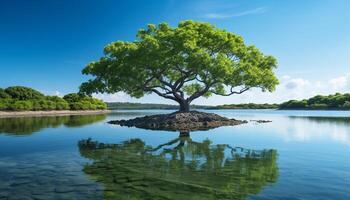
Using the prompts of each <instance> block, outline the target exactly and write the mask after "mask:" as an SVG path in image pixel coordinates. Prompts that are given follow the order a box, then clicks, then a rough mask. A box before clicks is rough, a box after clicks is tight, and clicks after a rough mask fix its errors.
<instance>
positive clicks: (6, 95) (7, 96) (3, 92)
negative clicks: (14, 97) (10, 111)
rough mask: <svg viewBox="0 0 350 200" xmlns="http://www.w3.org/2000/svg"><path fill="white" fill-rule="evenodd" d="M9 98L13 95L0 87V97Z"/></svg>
mask: <svg viewBox="0 0 350 200" xmlns="http://www.w3.org/2000/svg"><path fill="white" fill-rule="evenodd" d="M8 98H11V96H10V95H9V94H7V93H6V92H5V90H4V89H2V88H0V99H8Z"/></svg>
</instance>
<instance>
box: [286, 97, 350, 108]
mask: <svg viewBox="0 0 350 200" xmlns="http://www.w3.org/2000/svg"><path fill="white" fill-rule="evenodd" d="M279 108H280V109H291V110H295V109H304V110H350V93H346V94H340V93H336V94H333V95H326V96H323V95H317V96H314V97H312V98H310V99H304V100H290V101H287V102H284V103H282V104H281V105H280V107H279Z"/></svg>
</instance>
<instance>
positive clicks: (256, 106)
mask: <svg viewBox="0 0 350 200" xmlns="http://www.w3.org/2000/svg"><path fill="white" fill-rule="evenodd" d="M277 108H279V104H268V103H264V104H256V103H244V104H224V105H218V106H213V107H210V108H209V109H277Z"/></svg>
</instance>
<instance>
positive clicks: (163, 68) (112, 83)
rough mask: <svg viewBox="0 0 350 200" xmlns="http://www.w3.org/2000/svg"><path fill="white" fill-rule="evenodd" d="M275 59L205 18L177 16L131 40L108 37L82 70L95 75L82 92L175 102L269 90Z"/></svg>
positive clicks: (150, 26)
mask: <svg viewBox="0 0 350 200" xmlns="http://www.w3.org/2000/svg"><path fill="white" fill-rule="evenodd" d="M276 66H277V62H276V59H275V58H274V57H272V56H267V55H264V54H263V53H261V52H260V51H259V50H258V49H257V48H256V47H255V46H248V45H246V44H245V43H244V41H243V38H242V37H241V36H238V35H236V34H234V33H230V32H228V31H226V30H223V29H219V28H216V27H214V26H213V25H211V24H209V23H201V22H194V21H182V22H180V23H179V24H178V26H177V27H175V28H173V27H170V26H169V25H168V24H167V23H161V24H159V25H153V24H150V25H148V27H147V28H146V29H141V30H139V31H138V34H137V40H136V41H134V42H125V41H117V42H112V43H110V44H109V45H107V46H106V47H105V48H104V56H103V57H102V58H101V59H100V60H99V61H96V62H92V63H90V64H88V65H87V66H86V67H85V68H84V69H83V71H82V72H83V74H87V75H92V76H94V77H95V78H94V79H90V80H89V81H88V82H86V83H83V84H82V85H81V86H80V91H81V92H82V93H88V94H91V93H95V92H102V93H103V92H105V93H116V92H120V91H122V92H125V93H127V94H129V95H131V96H132V97H136V98H139V97H142V96H143V95H145V94H149V93H156V94H157V95H159V96H161V97H164V98H167V99H171V100H174V101H176V102H177V103H180V105H181V104H184V103H185V104H189V103H191V102H192V101H193V100H194V99H196V98H198V97H201V96H204V97H209V96H210V95H212V94H217V95H225V96H228V95H232V94H240V93H243V92H245V91H247V90H249V89H250V88H253V87H258V88H261V89H262V90H263V91H270V92H271V91H274V90H275V86H276V85H277V84H278V80H277V78H276V76H275V74H274V72H273V70H274V69H275V68H276Z"/></svg>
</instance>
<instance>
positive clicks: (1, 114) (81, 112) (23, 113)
mask: <svg viewBox="0 0 350 200" xmlns="http://www.w3.org/2000/svg"><path fill="white" fill-rule="evenodd" d="M110 112H112V111H111V110H52V111H0V118H10V117H37V116H66V115H93V114H106V113H110Z"/></svg>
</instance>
